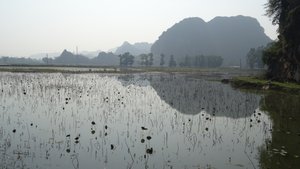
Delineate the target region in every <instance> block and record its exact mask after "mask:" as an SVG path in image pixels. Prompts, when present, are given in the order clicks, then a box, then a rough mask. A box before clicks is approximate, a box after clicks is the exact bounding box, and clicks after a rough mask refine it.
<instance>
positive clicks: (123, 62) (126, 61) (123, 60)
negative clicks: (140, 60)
mask: <svg viewBox="0 0 300 169" xmlns="http://www.w3.org/2000/svg"><path fill="white" fill-rule="evenodd" d="M119 58H120V66H121V67H123V66H125V67H128V66H132V64H133V63H134V56H133V55H131V54H130V53H129V52H126V53H124V54H122V55H119Z"/></svg>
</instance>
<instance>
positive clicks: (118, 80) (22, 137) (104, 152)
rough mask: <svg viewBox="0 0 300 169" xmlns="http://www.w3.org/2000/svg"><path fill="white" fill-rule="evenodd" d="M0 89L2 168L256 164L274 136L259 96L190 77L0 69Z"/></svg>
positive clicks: (163, 166)
mask: <svg viewBox="0 0 300 169" xmlns="http://www.w3.org/2000/svg"><path fill="white" fill-rule="evenodd" d="M0 92H1V96H0V121H1V123H0V168H51V169H56V168H57V169H58V168H66V169H68V168H70V169H72V168H76V169H77V168H84V169H85V168H87V169H88V168H107V169H110V168H112V169H114V168H118V169H121V168H137V169H139V168H157V169H161V168H178V169H182V168H201V169H202V168H223V169H226V168H228V169H229V168H254V167H255V168H258V167H259V159H258V157H259V149H258V147H265V145H264V143H265V140H270V139H271V133H270V128H271V126H272V124H271V121H270V119H269V116H267V115H266V114H265V113H264V112H263V111H260V109H258V107H259V100H260V96H257V95H254V94H246V93H241V92H239V91H235V90H233V89H231V88H230V87H229V86H226V85H222V84H220V83H217V82H207V81H203V80H191V79H186V78H184V76H169V75H165V76H161V75H153V76H151V77H150V76H144V75H135V76H133V77H128V76H113V75H107V76H105V75H97V74H86V75H75V74H13V73H1V74H0ZM244 102H245V103H244Z"/></svg>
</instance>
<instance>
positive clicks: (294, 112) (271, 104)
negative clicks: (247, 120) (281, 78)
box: [260, 93, 300, 169]
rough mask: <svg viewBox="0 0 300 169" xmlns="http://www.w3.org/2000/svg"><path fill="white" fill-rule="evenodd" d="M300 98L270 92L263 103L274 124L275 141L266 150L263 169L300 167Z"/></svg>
mask: <svg viewBox="0 0 300 169" xmlns="http://www.w3.org/2000/svg"><path fill="white" fill-rule="evenodd" d="M299 103H300V96H295V95H288V94H281V93H268V94H266V96H265V97H264V98H263V99H262V101H261V107H262V109H263V110H266V111H268V115H269V116H270V117H271V119H272V121H273V128H272V140H270V139H269V140H267V141H266V146H265V147H262V150H261V157H260V158H261V159H260V162H261V164H262V168H272V169H277V168H278V169H282V168H299V166H300V123H299V121H300V114H299V113H300V104H299Z"/></svg>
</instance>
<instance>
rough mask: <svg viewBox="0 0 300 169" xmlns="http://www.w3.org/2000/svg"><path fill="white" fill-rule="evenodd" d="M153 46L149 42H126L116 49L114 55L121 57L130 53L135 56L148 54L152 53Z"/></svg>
mask: <svg viewBox="0 0 300 169" xmlns="http://www.w3.org/2000/svg"><path fill="white" fill-rule="evenodd" d="M151 46H152V44H151V43H147V42H139V43H134V44H130V43H129V42H127V41H125V42H124V43H123V44H122V45H121V46H120V47H118V48H117V49H116V51H115V52H114V53H115V54H117V55H119V54H123V53H126V52H129V53H131V54H132V55H134V56H137V55H140V54H145V53H146V54H148V53H150V51H151Z"/></svg>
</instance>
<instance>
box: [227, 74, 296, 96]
mask: <svg viewBox="0 0 300 169" xmlns="http://www.w3.org/2000/svg"><path fill="white" fill-rule="evenodd" d="M231 84H232V85H233V87H236V88H243V89H257V90H275V91H282V92H290V93H293V94H300V84H297V83H292V82H276V81H270V80H266V79H263V78H259V77H251V76H243V77H235V78H233V79H232V80H231Z"/></svg>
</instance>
